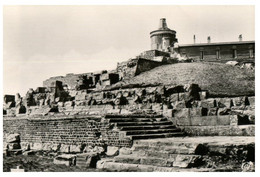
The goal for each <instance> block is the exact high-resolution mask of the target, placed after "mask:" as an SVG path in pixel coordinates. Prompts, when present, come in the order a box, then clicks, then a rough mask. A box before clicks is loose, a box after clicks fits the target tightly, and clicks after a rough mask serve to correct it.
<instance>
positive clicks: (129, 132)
mask: <svg viewBox="0 0 260 177" xmlns="http://www.w3.org/2000/svg"><path fill="white" fill-rule="evenodd" d="M180 131H181V130H180V129H178V128H170V129H156V130H127V131H126V135H147V134H160V133H173V132H180Z"/></svg>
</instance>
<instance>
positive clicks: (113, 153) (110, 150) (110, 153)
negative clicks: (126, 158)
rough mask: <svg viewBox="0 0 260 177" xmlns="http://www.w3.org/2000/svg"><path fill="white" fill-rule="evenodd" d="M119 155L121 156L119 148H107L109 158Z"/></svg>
mask: <svg viewBox="0 0 260 177" xmlns="http://www.w3.org/2000/svg"><path fill="white" fill-rule="evenodd" d="M118 154H119V147H115V146H108V147H107V152H106V155H107V156H116V155H118Z"/></svg>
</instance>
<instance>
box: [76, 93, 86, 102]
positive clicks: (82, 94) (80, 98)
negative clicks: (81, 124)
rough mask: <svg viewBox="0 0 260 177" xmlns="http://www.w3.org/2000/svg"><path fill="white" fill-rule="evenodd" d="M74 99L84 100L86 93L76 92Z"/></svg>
mask: <svg viewBox="0 0 260 177" xmlns="http://www.w3.org/2000/svg"><path fill="white" fill-rule="evenodd" d="M75 100H76V101H80V100H86V93H78V94H77V95H76V96H75Z"/></svg>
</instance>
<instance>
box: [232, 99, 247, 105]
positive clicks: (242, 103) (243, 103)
mask: <svg viewBox="0 0 260 177" xmlns="http://www.w3.org/2000/svg"><path fill="white" fill-rule="evenodd" d="M232 101H233V104H234V106H239V107H240V106H245V97H235V98H232Z"/></svg>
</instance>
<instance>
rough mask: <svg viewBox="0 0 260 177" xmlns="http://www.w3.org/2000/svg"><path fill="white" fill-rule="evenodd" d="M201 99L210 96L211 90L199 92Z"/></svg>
mask: <svg viewBox="0 0 260 177" xmlns="http://www.w3.org/2000/svg"><path fill="white" fill-rule="evenodd" d="M199 95H200V100H205V99H207V98H208V95H209V92H208V91H201V92H199Z"/></svg>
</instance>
